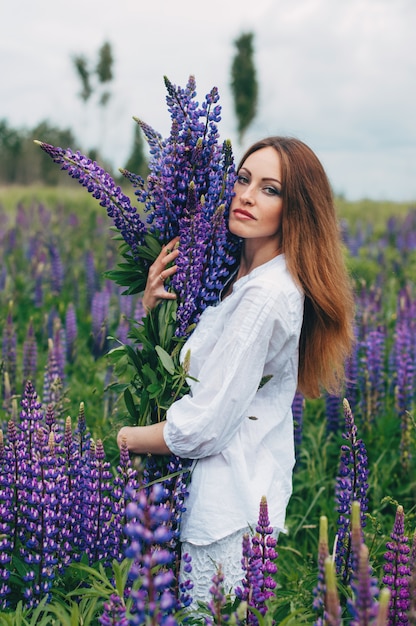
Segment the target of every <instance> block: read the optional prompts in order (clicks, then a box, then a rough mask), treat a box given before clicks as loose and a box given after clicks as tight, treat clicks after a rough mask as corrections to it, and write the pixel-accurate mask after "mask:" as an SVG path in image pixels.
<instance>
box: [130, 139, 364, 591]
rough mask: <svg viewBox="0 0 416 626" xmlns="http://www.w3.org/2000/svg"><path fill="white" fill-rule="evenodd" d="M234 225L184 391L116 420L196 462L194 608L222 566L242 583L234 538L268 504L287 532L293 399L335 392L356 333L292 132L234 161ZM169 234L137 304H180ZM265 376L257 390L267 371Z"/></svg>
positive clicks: (313, 171)
mask: <svg viewBox="0 0 416 626" xmlns="http://www.w3.org/2000/svg"><path fill="white" fill-rule="evenodd" d="M237 173H238V177H237V181H236V183H235V196H234V197H233V200H232V202H231V206H230V213H229V228H230V231H231V232H232V233H234V234H235V235H237V236H238V237H240V238H241V239H242V242H243V243H242V250H241V258H240V263H239V267H238V270H237V272H236V273H235V275H234V276H233V277H232V279H231V280H230V281H229V283H228V285H227V286H226V288H225V289H224V291H223V293H222V296H221V299H220V302H219V303H218V304H217V306H214V307H208V308H207V309H206V310H205V311H204V313H203V314H202V316H201V318H200V321H199V323H198V325H197V327H196V329H195V330H194V332H193V334H192V335H191V337H190V338H189V339H188V341H187V342H186V344H185V346H184V347H183V352H182V354H183V355H184V354H185V353H186V352H187V351H188V350H190V354H191V361H190V374H191V375H192V377H194V378H195V379H197V382H192V383H191V393H190V394H188V395H187V396H185V397H183V398H182V399H180V400H179V401H177V402H175V403H174V404H173V405H172V407H171V408H170V409H169V410H168V412H167V420H166V422H162V423H159V424H154V425H151V426H145V427H123V428H122V429H121V430H120V432H119V439H118V440H119V442H120V441H121V438H122V437H123V436H124V437H126V440H127V444H128V447H129V449H130V450H131V451H132V452H135V453H139V454H143V453H153V454H167V453H174V454H176V455H178V456H181V457H186V458H192V459H195V460H196V462H195V465H194V468H193V473H192V480H191V483H190V489H189V499H188V502H187V511H186V512H185V513H184V515H183V519H182V526H181V541H182V544H183V545H182V549H183V551H184V552H188V553H189V554H190V555H191V556H192V567H193V572H192V580H193V583H194V589H193V591H192V595H193V599H194V602H195V601H196V600H207V599H208V597H209V594H208V590H209V587H210V584H211V578H212V576H213V575H214V573H215V571H216V568H217V566H218V565H219V564H221V565H222V568H223V571H224V574H225V583H226V588H227V590H230V591H232V590H233V589H234V588H235V586H237V585H238V584H239V583H240V581H241V578H242V575H243V572H242V570H241V542H242V536H243V534H244V533H245V532H247V531H248V530H249V529H250V528H252V527H255V525H256V521H257V517H258V510H259V504H260V499H261V497H262V496H263V495H265V496H266V498H267V503H268V510H269V517H270V521H271V524H272V526H273V527H274V529H275V532H276V533H278V532H279V531H282V530H283V529H284V520H285V511H286V506H287V503H288V500H289V497H290V494H291V490H292V469H293V465H294V446H293V420H292V411H291V405H292V401H293V397H294V394H295V392H296V389H298V390H299V391H300V392H301V393H302V394H303V395H304V396H305V397H311V398H313V397H318V396H319V395H320V393H321V391H322V390H323V389H327V390H329V391H331V392H336V391H337V390H339V389H340V387H341V385H342V382H343V372H344V361H345V358H346V357H347V355H348V354H349V352H350V349H351V345H352V341H353V296H352V291H351V286H350V282H349V279H348V275H347V272H346V269H345V265H344V261H343V255H342V246H341V241H340V236H339V232H338V226H337V220H336V215H335V210H334V206H333V199H332V194H331V190H330V186H329V183H328V179H327V177H326V175H325V172H324V170H323V168H322V165H321V164H320V162H319V160H318V159H317V157H316V156H315V154H314V153H313V152H312V151H311V150H310V148H308V147H307V146H306V145H305V144H304V143H302V142H301V141H299V140H297V139H292V138H282V137H269V138H266V139H264V140H262V141H259V142H257V143H256V144H254V145H253V146H252V147H251V148H249V150H248V151H247V152H246V153H245V155H244V156H243V158H242V160H241V163H240V165H239V167H238V172H237ZM175 243H176V242H175V241H173V242H171V243H170V244H169V245H168V246H166V247H165V248H164V249H163V250H162V252H161V254H160V256H159V257H158V258H157V259H156V261H155V263H154V264H153V265H152V267H151V268H150V271H149V277H148V282H147V286H146V290H145V293H144V296H143V303H144V305H145V306H146V307H147V308H148V309H152V308H154V307H155V306H156V305H157V304H158V303H159V302H160V301H161V299H166V298H175V295H174V294H171V293H168V292H167V291H165V289H164V286H163V281H164V280H166V278H168V277H169V276H171V275H172V274H173V273H174V272H175V271H176V266H175V265H172V262H174V260H175V258H176V257H177V255H178V254H180V250H179V251H178V250H177V249H174V250H173V251H172V248H173V247H174V245H173V244H175ZM265 376H267V377H271V378H268V382H267V383H266V384H264V385H262V384H261V382H262V380H264V379H263V377H265Z"/></svg>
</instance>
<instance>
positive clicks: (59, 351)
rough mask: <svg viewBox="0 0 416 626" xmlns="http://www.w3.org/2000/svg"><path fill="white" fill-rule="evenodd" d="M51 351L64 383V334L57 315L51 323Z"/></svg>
mask: <svg viewBox="0 0 416 626" xmlns="http://www.w3.org/2000/svg"><path fill="white" fill-rule="evenodd" d="M53 352H54V355H55V361H56V366H57V369H58V376H59V378H60V380H61V383H62V384H64V383H65V365H66V336H65V329H64V328H62V326H61V320H60V319H59V317H57V318H55V320H54V325H53Z"/></svg>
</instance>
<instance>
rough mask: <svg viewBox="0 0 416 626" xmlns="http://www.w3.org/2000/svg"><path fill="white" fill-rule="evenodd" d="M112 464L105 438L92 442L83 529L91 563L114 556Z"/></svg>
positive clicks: (84, 493)
mask: <svg viewBox="0 0 416 626" xmlns="http://www.w3.org/2000/svg"><path fill="white" fill-rule="evenodd" d="M111 478H112V473H111V467H110V463H109V462H108V461H106V460H105V452H104V447H103V443H102V441H101V439H97V441H96V444H95V446H91V448H90V454H89V463H88V464H87V465H85V467H84V476H83V479H84V480H83V487H84V488H83V505H84V517H83V519H82V532H83V539H84V543H85V553H86V554H87V556H88V558H89V560H90V563H93V562H94V561H96V560H97V559H100V561H102V562H103V563H104V564H108V563H109V562H110V560H111V552H112V541H113V539H114V537H113V536H112V532H111V519H112V514H113V512H112V501H111Z"/></svg>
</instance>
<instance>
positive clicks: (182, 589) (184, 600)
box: [178, 552, 194, 608]
mask: <svg viewBox="0 0 416 626" xmlns="http://www.w3.org/2000/svg"><path fill="white" fill-rule="evenodd" d="M181 561H182V563H183V568H182V571H183V574H184V576H183V577H182V579H179V585H178V608H181V607H183V608H187V607H189V606H190V605H191V604H192V589H193V587H194V584H193V582H192V581H191V579H190V578H187V577H186V574H190V573H191V572H192V557H191V556H190V555H189V554H188V553H187V552H184V553H182V555H181Z"/></svg>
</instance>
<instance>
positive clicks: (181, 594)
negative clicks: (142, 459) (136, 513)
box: [143, 455, 192, 610]
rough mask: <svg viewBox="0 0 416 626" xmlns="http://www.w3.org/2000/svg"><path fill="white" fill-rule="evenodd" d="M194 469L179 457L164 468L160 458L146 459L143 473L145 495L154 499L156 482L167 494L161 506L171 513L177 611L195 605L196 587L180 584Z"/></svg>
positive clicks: (161, 496)
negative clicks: (183, 529) (182, 538)
mask: <svg viewBox="0 0 416 626" xmlns="http://www.w3.org/2000/svg"><path fill="white" fill-rule="evenodd" d="M191 466H192V460H190V459H182V458H180V457H177V456H175V455H171V456H170V457H168V459H167V460H166V462H165V463H164V464H163V466H161V464H160V463H159V461H158V459H157V457H155V456H149V457H148V458H147V459H146V463H145V466H144V471H143V487H144V490H145V492H146V493H147V494H148V495H149V496H150V495H151V493H152V491H151V490H152V483H153V482H154V481H160V484H161V485H162V486H163V488H164V491H163V494H161V495H160V496H159V497H160V502H159V505H160V506H162V505H163V506H164V507H165V508H166V509H167V510H169V511H170V517H169V524H168V525H169V531H170V532H171V538H170V542H169V549H170V551H171V555H172V569H173V571H174V575H175V587H176V589H175V595H176V596H177V598H178V600H177V607H176V609H177V610H181V609H182V608H184V607H187V606H189V605H190V604H191V602H192V596H191V593H192V591H191V590H192V583H190V581H186V580H185V581H179V578H180V577H179V570H180V561H181V553H180V552H181V551H180V543H179V534H180V524H181V519H182V514H183V512H184V510H185V508H186V499H187V497H188V482H189V474H190V470H191ZM149 483H150V485H149ZM163 498H164V499H163ZM190 567H191V566H190ZM191 569H192V567H191ZM178 581H179V586H178Z"/></svg>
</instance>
